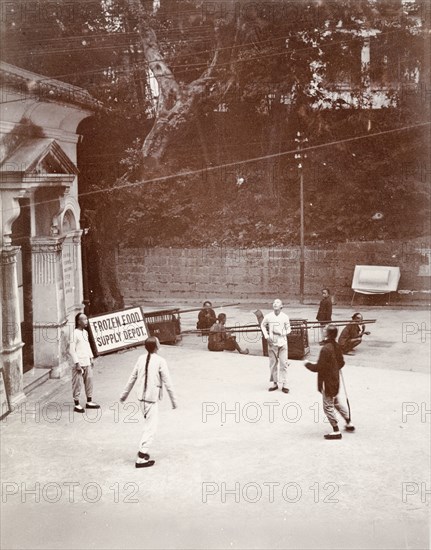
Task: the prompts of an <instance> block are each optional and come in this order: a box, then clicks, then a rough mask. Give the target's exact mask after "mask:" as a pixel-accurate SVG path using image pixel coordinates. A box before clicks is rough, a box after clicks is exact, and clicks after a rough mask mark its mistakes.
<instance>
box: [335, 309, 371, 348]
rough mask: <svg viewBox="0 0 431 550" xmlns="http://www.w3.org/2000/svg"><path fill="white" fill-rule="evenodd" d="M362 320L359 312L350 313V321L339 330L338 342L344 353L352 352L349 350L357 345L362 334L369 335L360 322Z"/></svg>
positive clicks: (360, 340)
mask: <svg viewBox="0 0 431 550" xmlns="http://www.w3.org/2000/svg"><path fill="white" fill-rule="evenodd" d="M362 321H363V318H362V315H361V314H360V313H355V314H354V315H352V320H351V322H350V323H349V324H348V325H346V326H345V327H344V328H343V330H342V331H341V334H340V337H339V338H338V343H339V344H340V346H341V351H342V352H343V353H344V354H352V353H351V352H352V351H353V350H354V348H356V346H359V344H360V343H361V342H362V336H363V335H364V334H367V335H369V334H370V332H369V331H366V330H365V325H364V324H361V323H362Z"/></svg>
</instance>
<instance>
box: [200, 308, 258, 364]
mask: <svg viewBox="0 0 431 550" xmlns="http://www.w3.org/2000/svg"><path fill="white" fill-rule="evenodd" d="M225 323H226V315H225V314H224V313H220V314H219V315H218V317H217V322H216V323H215V324H214V325H213V326H212V327H211V328H210V332H209V335H208V349H209V350H210V351H224V350H226V351H235V350H237V351H238V352H239V353H243V354H247V353H248V349H247V348H246V349H245V350H242V349H241V348H240V346H239V344H238V342H237V341H236V338H235V336H232V335H231V334H228V333H227V332H226V327H225Z"/></svg>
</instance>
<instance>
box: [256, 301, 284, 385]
mask: <svg viewBox="0 0 431 550" xmlns="http://www.w3.org/2000/svg"><path fill="white" fill-rule="evenodd" d="M282 307H283V303H282V301H281V300H279V299H278V298H277V299H276V300H274V303H273V304H272V309H273V310H274V311H271V313H268V314H267V315H265V317H264V318H263V321H262V324H261V325H260V328H261V329H262V333H263V335H264V337H265V338H266V339H267V340H268V354H269V370H270V373H271V377H270V381H271V382H272V386H271V387H270V388H269V391H274V390H276V389H278V383H279V381H280V383H281V385H282V388H281V389H282V392H283V393H289V389H288V387H287V386H286V384H287V335H288V334H290V332H291V330H292V329H291V327H290V320H289V317H288V316H287V315H286V314H285V313H283V312H282V311H281V309H282ZM278 363H280V373H279V372H278Z"/></svg>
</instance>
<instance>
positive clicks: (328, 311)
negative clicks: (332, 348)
mask: <svg viewBox="0 0 431 550" xmlns="http://www.w3.org/2000/svg"><path fill="white" fill-rule="evenodd" d="M322 296H323V298H322V299H321V300H320V304H319V311H318V312H317V315H316V319H317V320H318V321H319V322H320V330H321V337H322V341H321V342H319V343H320V344H323V342H324V337H325V327H326V325H327V324H328V323H330V322H331V321H332V298H331V296H330V292H329V288H324V289H323V290H322Z"/></svg>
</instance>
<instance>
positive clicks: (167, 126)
mask: <svg viewBox="0 0 431 550" xmlns="http://www.w3.org/2000/svg"><path fill="white" fill-rule="evenodd" d="M129 7H130V9H131V12H132V13H133V15H134V16H135V17H136V18H137V22H138V25H137V26H138V32H139V36H140V41H141V45H142V49H143V51H144V55H145V58H146V60H147V63H148V67H149V69H150V71H151V72H152V73H153V75H154V77H155V79H156V80H157V83H158V87H159V97H158V102H157V106H156V117H155V121H154V125H153V128H152V129H151V131H150V133H149V134H148V135H147V136H146V138H145V141H144V143H143V146H142V156H143V163H144V170H148V169H150V171H154V170H156V171H157V170H158V169H159V168H160V166H161V161H162V159H163V157H164V156H165V154H166V152H167V150H168V147H169V145H170V144H171V143H174V142H176V141H178V140H179V139H180V138H181V136H182V134H183V133H184V131H185V130H186V129H187V128H188V127H189V125H190V123H191V122H192V120H193V118H194V117H195V115H196V112H197V109H198V108H199V104H200V102H201V100H202V98H203V95H204V92H205V91H206V90H207V89H208V85H209V83H211V82H213V81H214V78H213V73H214V70H215V67H216V63H217V59H218V55H219V48H220V46H221V38H220V33H219V27H218V26H217V25H216V26H215V28H214V31H215V39H216V48H215V53H214V56H213V58H212V60H211V63H210V64H209V66H208V68H207V69H206V70H205V71H204V72H203V73H202V75H201V76H200V77H199V78H198V79H196V80H194V81H193V82H191V83H189V84H182V85H180V84H179V83H178V82H177V80H176V79H175V76H174V74H173V73H172V71H171V69H170V68H169V66H168V64H167V63H166V62H165V60H164V56H163V54H162V52H161V49H160V47H159V44H158V41H157V37H156V34H155V32H154V30H153V29H152V28H151V27H150V25H149V22H148V15H147V14H146V12H145V10H144V9H143V7H142V5H141V2H140V0H129ZM229 85H230V83H229Z"/></svg>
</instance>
